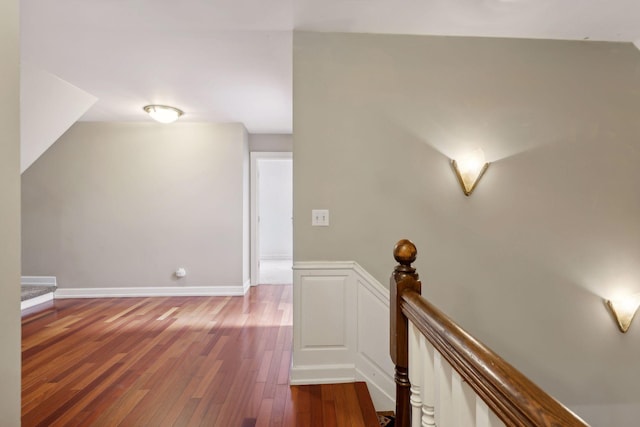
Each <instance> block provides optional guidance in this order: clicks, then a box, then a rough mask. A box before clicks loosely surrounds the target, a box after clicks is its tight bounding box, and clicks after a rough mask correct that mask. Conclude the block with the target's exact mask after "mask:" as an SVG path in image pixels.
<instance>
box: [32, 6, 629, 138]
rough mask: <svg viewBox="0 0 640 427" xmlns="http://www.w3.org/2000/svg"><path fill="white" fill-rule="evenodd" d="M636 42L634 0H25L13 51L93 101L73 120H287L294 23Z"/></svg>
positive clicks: (264, 129)
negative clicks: (179, 112) (157, 107)
mask: <svg viewBox="0 0 640 427" xmlns="http://www.w3.org/2000/svg"><path fill="white" fill-rule="evenodd" d="M294 29H297V30H312V31H340V32H366V33H396V34H437V35H463V36H491V37H519V38H547V39H575V40H582V39H589V40H608V41H626V42H632V41H636V40H640V2H639V1H637V0H609V1H604V0H580V1H578V0H408V1H391V0H325V1H320V0H269V1H265V0H174V1H167V0H57V1H43V0H22V1H21V35H22V59H23V61H24V62H26V63H29V64H32V65H34V66H36V67H39V68H41V69H43V70H46V71H48V72H50V73H52V74H54V75H56V76H58V77H60V78H61V79H63V80H65V81H67V82H69V83H71V84H72V85H74V86H76V87H78V88H80V89H82V90H83V91H86V92H88V93H90V94H92V95H94V96H96V97H98V102H96V103H95V104H94V106H93V107H92V108H91V109H89V111H88V112H87V113H86V114H85V115H84V116H83V117H82V120H98V121H120V120H126V121H139V120H149V118H148V117H146V115H145V113H144V112H143V111H142V107H143V106H144V105H146V104H150V103H161V104H169V105H173V106H176V107H178V108H181V109H183V110H184V111H185V113H186V114H185V116H184V117H183V118H182V119H181V120H185V121H213V122H230V121H232V122H242V123H244V124H245V125H246V127H247V129H248V130H249V131H250V132H252V133H289V132H291V130H292V129H291V128H292V88H291V86H292V70H291V56H292V31H293V30H294Z"/></svg>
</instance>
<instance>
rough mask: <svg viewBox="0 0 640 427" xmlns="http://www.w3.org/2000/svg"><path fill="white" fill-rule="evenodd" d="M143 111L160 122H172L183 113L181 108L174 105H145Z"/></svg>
mask: <svg viewBox="0 0 640 427" xmlns="http://www.w3.org/2000/svg"><path fill="white" fill-rule="evenodd" d="M143 109H144V111H146V112H147V113H149V115H150V116H151V117H152V118H153V119H154V120H155V121H157V122H160V123H172V122H175V121H176V120H178V117H180V116H181V115H183V114H184V113H183V112H182V110H178V109H177V108H175V107H169V106H168V105H147V106H145V107H144V108H143Z"/></svg>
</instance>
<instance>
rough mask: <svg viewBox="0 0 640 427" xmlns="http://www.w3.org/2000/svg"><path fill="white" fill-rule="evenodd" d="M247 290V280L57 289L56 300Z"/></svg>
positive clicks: (216, 294)
mask: <svg viewBox="0 0 640 427" xmlns="http://www.w3.org/2000/svg"><path fill="white" fill-rule="evenodd" d="M248 289H249V281H248V280H247V281H246V282H245V283H244V284H243V285H241V286H184V287H177V286H172V287H166V288H157V287H137V288H58V289H57V290H56V293H55V298H56V299H65V298H127V297H200V296H203V297H219V296H225V297H226V296H242V295H244V294H246V293H247V290H248Z"/></svg>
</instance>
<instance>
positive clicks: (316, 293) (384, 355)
mask: <svg viewBox="0 0 640 427" xmlns="http://www.w3.org/2000/svg"><path fill="white" fill-rule="evenodd" d="M293 271H294V274H293V295H294V297H293V298H294V299H293V329H294V339H293V362H292V368H291V384H326V383H337V382H351V381H356V380H358V381H366V382H367V386H368V388H369V392H370V394H371V397H372V399H373V403H374V405H375V407H376V409H377V410H379V411H388V410H393V409H394V406H395V383H394V381H393V365H392V363H391V359H390V357H389V291H388V290H387V289H386V288H385V287H384V286H382V285H381V284H380V283H379V282H378V281H377V280H376V279H375V278H373V277H372V276H371V275H370V274H369V273H367V272H366V271H365V270H364V269H363V268H362V267H360V266H359V265H358V264H357V263H355V262H350V261H349V262H345V261H340V262H297V263H294V266H293Z"/></svg>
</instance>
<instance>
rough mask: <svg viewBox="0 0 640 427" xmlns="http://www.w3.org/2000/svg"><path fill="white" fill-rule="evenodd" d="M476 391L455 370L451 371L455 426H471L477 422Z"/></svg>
mask: <svg viewBox="0 0 640 427" xmlns="http://www.w3.org/2000/svg"><path fill="white" fill-rule="evenodd" d="M475 396H476V395H475V392H474V391H473V389H472V388H471V387H469V385H468V384H467V383H466V381H464V380H463V379H462V377H461V376H460V374H458V373H457V372H456V371H455V370H452V372H451V406H452V408H453V422H452V424H451V425H452V426H455V427H469V426H473V425H474V424H475V418H476V399H475Z"/></svg>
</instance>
